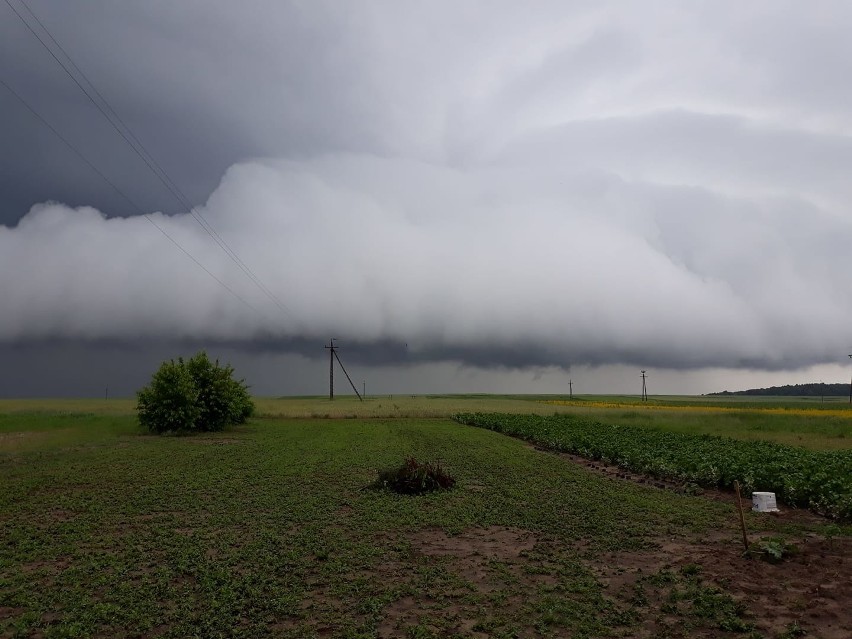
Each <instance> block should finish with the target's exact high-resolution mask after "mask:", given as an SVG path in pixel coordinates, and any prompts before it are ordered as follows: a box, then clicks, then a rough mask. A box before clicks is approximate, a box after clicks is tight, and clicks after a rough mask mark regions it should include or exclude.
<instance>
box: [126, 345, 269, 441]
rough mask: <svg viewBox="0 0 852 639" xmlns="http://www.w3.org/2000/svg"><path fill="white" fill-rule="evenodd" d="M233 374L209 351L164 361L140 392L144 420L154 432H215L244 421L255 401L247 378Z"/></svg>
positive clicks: (141, 413) (138, 407)
mask: <svg viewBox="0 0 852 639" xmlns="http://www.w3.org/2000/svg"><path fill="white" fill-rule="evenodd" d="M233 373H234V369H233V368H232V367H231V366H230V365H225V366H220V365H219V360H216V361H215V362H211V361H210V358H209V357H207V353H205V352H204V351H201V352H200V353H198V354H196V355H195V356H194V357H191V358H190V359H189V360H186V361H184V359H183V358H182V357H179V358H178V359H177V361H175V360H170V361H168V362H163V364H162V365H161V366H160V368H159V369H158V370H157V372H156V373H154V375H153V377H152V378H151V383H150V384H148V386H145V387H144V388H143V389H142V390H140V391H139V392H138V393H137V394H136V397H137V406H136V410H137V411H138V414H139V423H140V424H142V426H143V427H145V428H147V429H148V430H149V431H151V432H154V433H166V432H203V431H215V430H222V429H223V428H225V427H226V426H228V425H229V424H241V423H243V422H244V421H245V420H246V419H247V418H248V417H250V416H251V415H252V413H253V412H254V403H253V402H252V399H251V396H250V395H249V393H248V387H247V386H246V384H245V382H244V381H243V380H240V381H237V380H235V379H234V378H233Z"/></svg>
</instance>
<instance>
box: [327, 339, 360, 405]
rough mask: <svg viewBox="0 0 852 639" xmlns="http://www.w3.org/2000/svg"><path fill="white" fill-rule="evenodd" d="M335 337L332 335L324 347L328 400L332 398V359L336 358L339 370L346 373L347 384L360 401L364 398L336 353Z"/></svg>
mask: <svg viewBox="0 0 852 639" xmlns="http://www.w3.org/2000/svg"><path fill="white" fill-rule="evenodd" d="M334 340H335V338H334V337H332V338H331V339H330V340H329V341H328V346H326V347H325V348H327V349H328V398H329V400H332V399H334V360H337V363H338V364H340V370H342V371H343V374H344V375H346V379H347V380H349V385H350V386H351V387H352V390H354V391H355V394H356V395H357V396H358V399H360V400H361V401H362V402H363V401H364V398H363V397H361V393H359V392H358V389H357V388H355V384H354V383H353V382H352V378H351V377H349V373H347V372H346V368H345V367H344V366H343V362H341V361H340V356H339V355H338V354H337V349H338V348H340V347H339V346H335V345H334ZM366 384H367V383H366V382H364V386H365V390H366Z"/></svg>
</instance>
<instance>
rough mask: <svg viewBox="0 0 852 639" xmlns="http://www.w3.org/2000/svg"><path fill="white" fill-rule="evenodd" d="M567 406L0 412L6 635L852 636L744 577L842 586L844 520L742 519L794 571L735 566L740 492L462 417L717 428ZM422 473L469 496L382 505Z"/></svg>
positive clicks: (796, 431)
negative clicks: (434, 474) (169, 421)
mask: <svg viewBox="0 0 852 639" xmlns="http://www.w3.org/2000/svg"><path fill="white" fill-rule="evenodd" d="M563 399H564V398H553V397H532V398H526V397H486V396H465V397H453V396H448V397H410V396H405V397H381V398H378V397H371V398H369V399H368V401H366V402H364V403H361V402H358V401H357V399H352V398H346V397H342V398H338V399H336V400H335V401H334V402H329V401H328V400H327V399H324V398H295V399H260V400H258V409H259V416H258V417H256V418H254V419H252V420H250V422H249V423H248V424H246V425H244V426H240V427H237V428H234V429H231V430H228V431H226V432H223V433H217V434H207V435H203V436H194V437H154V436H149V435H147V434H146V433H143V432H141V431H140V430H139V428H138V426H137V425H136V421H135V416H134V414H133V402H132V401H130V400H109V401H105V400H61V401H60V400H56V401H48V400H6V401H0V485H2V487H3V488H2V491H0V530H2V540H0V637H19V636H20V637H45V638H49V637H125V636H126V637H148V636H151V637H153V636H163V637H412V638H419V637H532V636H556V637H616V636H621V637H689V636H699V635H700V636H714V637H716V636H718V637H749V638H750V639H753V638H756V637H767V638H769V637H773V638H775V637H778V638H781V637H787V636H789V637H793V636H800V635H797V634H796V633H797V632H798V630H797V629H799V628H802V629H804V630H806V631H807V632H811V633H812V635H813V636H825V637H833V636H843V635H837V634H821V633H822V632H823V630H825V627H827V626H826V624H827V623H829V622H828V621H827V620H828V619H833V618H832V617H831V614H834V615H835V617H836V616H837V613H836V612H834V611H827V612H826V614H825V616H824V617H820V618H814V617H813V615H812V614H811V613H809V614H811V616H808V615H805V614H804V611H805V610H808V606H809V605H810V606H811V612H812V611H813V610H820V608H819V606H815V605H814V604H812V603H811V604H809V603H808V602H809V601H810V598H811V597H810V595H807V594H806V593H804V592H803V593H798V591H797V590H795V589H790V588H787V591H789V592H786V591H785V592H786V594H785V593H784V592H781V593H780V594H779V595H778V596H779V597H782V596H788V597H792V599H790V600H789V602H788V603H785V604H784V606H786V607H784V609H783V610H780V611H779V610H773V611H772V613H773V614H772V615H767V614H762V612H761V609H760V607H759V606H758V604H757V603H756V602H755V601H752V599H751V597H753V595H752V594H750V593H751V591H752V589H753V588H754V587H755V586H754V584H751V582H750V584H749V585H748V586H746V585H743V584H741V583H740V581H739V580H741V579H744V578H745V577H748V578H749V579H752V580H756V582H755V583H758V584H764V586H763V587H765V588H766V589H767V592H769V593H770V594H771V590H770V589H771V588H774V587H776V586H777V584H779V583H780V584H782V585H783V583H784V579H793V578H796V579H801V580H807V579H815V580H816V583H821V584H823V585H824V586H825V587H826V588H827V587H828V586H829V585H830V584H831V583H832V582H831V577H830V574H829V568H828V567H826V568H825V572H826V574H825V575H822V574H820V570H821V568H820V566H821V565H822V564H820V563H819V562H820V561H823V562H825V564H826V566H830V565H835V566H836V562H837V560H838V557H841V558H842V557H843V556H844V553H848V551H849V550H850V549H852V545H850V543H849V542H850V541H852V539H850V536H851V535H852V529H850V528H849V527H848V526H841V525H836V524H833V523H831V522H829V521H826V520H821V519H819V518H817V517H815V516H806V513H796V512H792V513H790V516H789V517H788V516H786V515H785V516H782V517H779V518H773V517H769V516H766V515H758V514H752V513H747V514H746V518H747V523H748V526H749V533H750V534H751V535H752V538H754V539H760V538H761V537H764V538H765V537H767V536H778V537H780V538H781V539H782V540H786V541H787V542H789V543H796V544H797V545H798V546H799V547H800V555H799V556H798V557H797V558H794V559H792V560H790V562H789V563H785V564H782V566H773V565H770V564H767V563H764V562H760V561H757V560H747V559H743V558H742V557H741V556H740V555H741V548H740V546H739V545H738V544H739V543H740V542H739V535H740V533H739V529H738V527H737V526H738V522H737V519H736V516H735V513H734V510H733V508H732V503H731V502H730V499H729V498H728V497H725V498H713V497H712V496H710V495H687V494H683V493H680V492H678V491H677V490H675V489H671V488H670V487H659V486H654V485H652V484H640V483H637V482H635V481H625V480H623V479H620V478H617V477H615V476H613V475H609V474H606V473H601V472H598V471H597V470H595V469H592V468H588V467H587V466H585V465H582V464H577V463H575V462H573V461H571V460H568V459H566V458H564V457H562V456H560V455H557V454H553V453H549V452H542V451H540V450H536V449H534V448H532V447H531V446H529V445H528V444H526V443H524V442H522V441H520V440H517V439H513V438H510V437H506V436H504V435H500V434H498V433H494V432H491V431H488V430H484V429H479V428H473V427H467V426H462V425H460V424H458V423H456V422H454V421H452V420H451V419H449V417H450V415H452V414H454V413H456V412H461V411H468V412H475V411H501V412H507V413H538V414H553V413H554V412H572V411H575V412H576V411H581V412H582V411H586V412H587V413H588V414H595V415H597V416H598V417H597V418H598V419H601V416H604V417H606V418H607V419H608V420H609V419H611V420H623V421H631V420H632V421H633V422H634V423H636V422H641V423H642V424H643V425H645V426H647V427H649V428H653V429H663V430H665V429H674V430H677V429H689V428H697V429H712V427H713V423H714V421H713V418H711V417H706V418H705V419H704V421H700V420H699V421H696V422H694V423H683V421H682V420H683V417H684V416H685V415H687V414H691V413H692V412H695V413H696V414H698V413H701V410H699V409H700V407H696V408H691V409H690V408H688V407H686V408H684V406H683V402H682V401H681V403H680V404H678V406H680V407H681V408H682V410H676V409H675V408H658V409H648V408H643V407H639V406H632V405H631V404H630V403H629V402H630V401H633V400H625V401H626V402H628V403H624V402H622V403H623V404H624V406H623V407H618V408H611V407H609V406H606V405H604V404H607V403H611V402H612V400H613V398H607V400H606V402H603V401H600V400H599V399H595V398H585V399H582V400H578V401H577V402H575V403H572V404H571V405H567V406H566V405H553V404H548V403H545V402H547V401H554V400H556V401H560V400H563ZM657 401H660V402H664V400H657ZM669 404H671V405H672V406H674V405H675V402H674V401H670V402H669ZM761 405H767V404H765V403H763V402H761ZM785 405H786V404H785ZM835 408H837V407H835ZM746 409H747V410H754V409H753V408H749V407H746ZM746 409H744V410H746ZM596 411H597V412H596ZM705 412H706V414H707V415H713V414H714V413H713V409H712V408H711V409H709V412H707V411H705ZM717 412H719V414H718V415H716V418H718V423H719V424H720V425H719V429H720V432H722V433H723V434H736V435H738V436H742V437H745V438H753V437H758V436H762V437H765V438H767V439H774V440H776V441H787V442H789V441H799V442H800V443H801V444H802V445H804V446H809V447H811V448H827V449H832V448H844V447H849V441H850V437H849V436H848V434H849V430H848V426H847V424H852V419H850V418H852V412H850V413H849V417H846V416H842V415H841V416H838V415H835V414H832V413H826V414H825V415H824V416H823V417H822V418H821V419H823V420H824V421H820V417H819V416H817V417H813V418H812V417H811V416H809V415H800V416H798V417H796V415H794V414H790V415H784V414H776V413H766V414H763V415H760V416H759V418H758V417H755V418H754V419H753V423H751V426H753V428H750V429H749V428H746V429H745V430H743V431H742V432H734V431H735V430H736V425H737V423H738V422H737V421H736V419H734V418H730V419H729V417H730V416H731V415H736V414H737V412H736V411H732V412H724V411H721V412H720V411H717ZM702 414H703V413H702ZM744 414H750V413H744ZM741 418H742V415H740V418H738V419H740V422H739V423H741V424H744V425H745V426H746V427H748V426H749V424H750V422H749V421H748V420H747V419H746V420H743V419H741ZM788 418H789V419H788ZM758 422H759V423H758ZM758 426H759V428H758ZM702 432H703V430H702ZM409 455H414V456H415V457H418V458H420V459H432V460H440V461H442V462H443V463H444V464H445V465H446V467H447V468H449V469H450V471H451V472H452V473H453V474H454V475H455V477H456V479H457V481H458V484H457V487H456V488H455V489H454V490H452V491H450V492H447V493H434V494H430V495H425V496H419V497H410V496H399V495H395V494H392V493H388V492H384V491H378V490H372V489H369V488H368V486H369V485H370V484H371V482H373V481H374V480H375V478H376V470H377V469H378V468H385V467H390V466H394V465H398V464H399V463H400V462H401V461H402V460H403V459H404V458H405V457H406V456H409ZM811 553H813V556H811ZM820 556H821V557H822V559H820V558H819V557H820ZM805 558H807V559H808V561H807V562H806V563H805V561H804V560H805ZM841 560H842V559H841ZM782 570H783V571H784V572H781V571H782ZM835 572H836V571H835ZM782 575H786V577H784V578H783V579H782V578H781V576H782ZM841 581H842V579H841ZM843 588H847V590H844V589H843ZM833 592H834V593H835V596H836V597H839V598H841V599H842V598H843V597H846V596H848V594H849V593H848V585H846V586H844V585H843V584H842V583H841V584H840V585H839V586H837V588H836V590H835V591H833ZM831 597H832V595H831V594H829V595H825V594H823V600H824V601H827V602H829V603H830V602H831V601H832V599H831ZM784 601H787V600H784ZM846 604H847V605H846V609H847V612H846V613H840V620H839V621H837V620H836V619H834V620H833V621H832V623H833V624H835V625H836V624H838V623H839V624H841V626H839V628H840V631H843V626H842V624H847V623H850V621H849V616H848V615H849V613H848V600H847V601H846ZM760 605H765V603H764V604H760ZM825 605H826V606H827V605H828V604H825ZM829 613H831V614H829ZM844 614H845V615H846V616H845V617H844V616H843V615H844ZM832 627H834V626H832ZM832 632H834V631H832ZM846 636H848V635H846Z"/></svg>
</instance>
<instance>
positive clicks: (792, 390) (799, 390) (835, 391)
mask: <svg viewBox="0 0 852 639" xmlns="http://www.w3.org/2000/svg"><path fill="white" fill-rule="evenodd" d="M707 394H708V395H772V396H779V395H781V396H784V395H793V396H803V397H823V396H828V397H832V396H834V397H836V396H839V395H848V394H849V384H843V383H841V384H823V383H819V384H787V385H786V386H770V387H769V388H750V389H749V390H742V391H733V392H732V391H727V390H726V391H722V392H721V393H707Z"/></svg>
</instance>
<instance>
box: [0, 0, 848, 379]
mask: <svg viewBox="0 0 852 639" xmlns="http://www.w3.org/2000/svg"><path fill="white" fill-rule="evenodd" d="M534 5H535V6H534V7H527V6H526V5H525V6H524V7H521V6H520V5H517V4H516V3H508V2H507V3H500V2H498V3H492V2H488V3H477V2H473V3H464V4H463V5H458V3H442V2H437V3H428V4H426V5H422V6H419V7H411V6H404V7H403V6H401V5H399V4H398V3H393V2H358V3H347V4H346V5H340V3H332V2H329V3H325V2H316V3H310V4H308V5H305V4H302V3H279V2H257V3H255V4H254V5H253V7H252V10H247V9H246V8H245V7H244V6H243V5H235V4H233V3H225V2H213V3H208V5H206V6H205V9H204V11H203V13H200V12H199V9H198V8H195V7H193V6H192V5H187V4H183V3H180V4H175V5H173V6H168V7H158V8H156V9H155V8H153V7H150V6H147V5H136V6H120V5H115V4H114V3H109V2H95V3H94V4H93V8H92V19H91V20H70V19H69V16H70V14H69V12H71V11H77V10H76V9H71V8H69V7H66V6H65V5H62V4H56V3H52V2H37V1H35V0H33V2H32V3H31V6H32V8H33V11H34V12H35V13H36V14H37V15H39V16H40V18H41V19H42V20H43V23H44V25H45V26H46V27H47V28H48V29H50V30H51V33H52V34H53V35H55V36H56V38H57V40H58V41H59V42H61V43H62V44H63V47H64V48H65V49H66V51H68V52H69V53H70V54H71V55H72V56H73V57H74V60H75V62H76V63H77V64H79V65H80V67H81V68H83V69H86V72H87V75H88V77H89V78H90V79H91V80H92V81H93V82H94V84H95V85H96V86H97V87H98V89H99V91H100V92H101V93H102V94H103V95H104V96H105V97H106V98H107V99H108V100H110V103H111V105H112V106H113V107H114V108H115V109H116V111H117V112H118V113H120V114H121V115H122V119H123V121H124V122H126V123H127V124H128V126H130V127H131V128H132V130H133V131H134V133H135V134H136V135H137V136H138V138H139V139H140V140H142V141H144V143H145V145H146V147H147V148H148V149H149V150H150V152H151V154H152V155H153V156H154V157H157V158H160V161H161V162H162V166H163V167H164V169H165V170H166V171H167V172H168V174H169V176H170V177H171V178H172V179H173V180H174V181H175V182H176V183H177V184H179V185H180V186H181V189H182V191H183V192H185V193H186V194H187V197H188V199H189V200H191V201H192V202H193V203H194V204H197V213H198V214H200V215H201V216H203V219H204V220H206V221H207V222H209V224H210V225H211V226H212V227H213V228H214V229H215V233H216V234H217V235H218V236H219V237H220V238H221V240H222V241H224V242H225V243H227V245H228V247H229V248H230V249H231V250H232V251H233V252H234V253H235V254H236V255H237V256H238V258H239V260H241V261H242V262H243V263H244V264H245V266H247V267H248V269H250V271H251V273H252V274H253V276H254V277H256V278H257V279H259V280H260V281H261V282H262V286H261V287H259V286H257V285H256V284H255V283H254V282H253V281H252V277H248V276H246V274H245V273H244V272H243V270H242V269H241V268H240V267H239V266H238V265H237V264H236V263H235V261H234V260H232V259H230V258H229V257H228V255H226V253H225V251H223V250H221V248H220V247H219V246H218V245H217V244H216V242H215V241H214V239H213V238H211V236H210V234H208V233H207V232H205V230H204V229H203V228H202V227H201V225H199V224H198V223H197V221H196V219H194V218H193V215H191V214H190V212H189V211H187V207H186V206H185V205H184V204H183V203H180V202H175V200H174V198H172V197H171V196H170V195H169V193H168V192H167V191H166V190H165V189H164V188H163V185H162V184H160V183H159V182H158V181H157V179H156V178H154V176H153V175H151V173H150V172H149V171H148V170H147V168H146V167H145V166H144V164H143V163H142V162H141V161H140V158H139V157H137V156H136V155H135V154H134V153H133V152H132V150H130V149H129V148H128V147H127V146H126V145H125V144H124V143H123V141H122V140H121V139H120V138H119V137H118V136H116V134H115V132H114V131H112V130H111V127H110V126H109V124H108V123H106V122H104V121H103V118H102V117H101V115H100V114H99V113H98V112H97V111H95V110H94V109H93V108H92V105H91V104H89V103H88V100H87V98H86V97H85V96H83V95H82V94H81V93H80V92H79V90H78V89H77V87H76V86H75V85H74V84H73V83H71V81H70V79H69V78H68V77H67V76H65V74H64V73H63V72H62V70H61V69H58V68H56V66H55V65H54V63H53V61H52V60H50V58H49V57H48V56H47V54H46V52H45V51H43V50H42V49H41V48H40V46H41V45H39V44H38V43H37V42H35V41H34V40H33V39H32V37H31V34H29V33H28V32H27V30H26V29H25V28H24V27H23V26H22V25H21V24H20V23H19V22H18V21H17V18H16V17H15V16H14V14H12V13H11V12H8V11H6V12H4V14H3V19H0V43H2V44H0V52H2V55H0V59H2V60H3V62H2V67H0V75H2V77H3V78H4V80H6V81H7V82H8V83H9V85H10V86H13V87H14V88H15V90H16V92H17V93H18V95H20V96H21V97H22V98H23V99H25V100H26V101H27V102H28V103H29V104H30V105H31V106H32V107H33V108H35V109H37V110H38V111H39V113H40V114H41V115H42V116H43V117H44V118H45V119H46V120H48V121H49V122H51V123H52V125H53V126H55V127H56V128H57V130H59V131H61V132H62V133H63V135H64V136H65V137H66V139H67V140H68V142H69V143H70V144H71V145H72V146H74V147H75V148H76V149H77V150H78V151H79V152H80V153H82V154H83V155H85V156H86V157H87V158H89V159H90V160H91V161H92V162H93V163H94V164H95V165H96V166H98V167H99V168H100V169H101V170H102V171H103V172H104V173H105V174H106V175H107V176H108V177H109V179H110V180H111V181H112V182H113V183H114V184H115V185H116V186H117V187H118V188H119V189H120V190H121V191H122V193H123V194H124V195H125V196H127V197H128V198H129V199H130V200H132V201H133V202H134V206H129V205H128V203H127V201H126V200H125V198H124V197H123V196H121V197H120V196H118V195H117V194H116V193H115V192H114V191H113V190H112V189H111V188H110V187H109V186H108V185H106V184H104V183H103V182H102V181H101V180H100V179H99V178H98V177H97V176H96V175H93V174H92V173H91V172H90V171H89V170H88V169H87V167H85V166H83V165H82V164H81V162H80V160H79V158H78V157H77V156H75V155H74V154H73V153H71V152H69V150H68V149H67V148H66V147H65V146H64V145H63V144H62V142H60V141H58V140H57V139H55V138H54V137H53V135H52V134H51V133H50V132H49V131H47V130H46V129H45V128H44V127H43V125H42V124H41V123H40V122H39V121H38V120H36V119H34V118H33V117H32V114H31V113H29V112H28V111H27V109H26V108H24V107H22V105H21V104H20V103H19V102H18V101H16V99H15V98H14V97H13V96H11V94H8V93H6V94H4V93H2V88H0V95H2V96H3V99H2V101H0V126H2V130H3V134H4V149H5V151H4V154H3V158H2V160H0V169H2V174H3V176H4V177H3V178H2V181H0V186H2V190H3V194H4V195H3V198H2V202H0V299H2V300H3V307H4V309H5V311H4V312H3V313H0V344H5V345H6V346H9V345H14V344H24V343H48V342H50V341H51V340H60V341H65V342H69V343H70V342H75V341H76V342H80V343H83V342H85V343H89V342H93V343H94V342H101V343H113V344H115V343H127V344H130V343H138V342H140V341H149V342H152V343H153V342H157V343H163V342H164V341H177V342H185V343H191V342H204V343H219V344H222V345H227V347H228V348H236V349H242V350H243V351H244V352H247V353H251V352H267V351H269V352H277V353H290V354H305V355H310V354H311V353H313V351H314V350H316V344H317V343H318V342H319V341H323V340H327V339H328V338H329V337H331V336H333V337H339V338H341V339H343V340H345V341H346V342H347V343H348V344H349V345H350V347H351V349H352V351H351V352H352V357H353V358H355V360H356V361H360V362H363V363H364V364H365V365H375V366H393V365H405V366H411V365H412V364H416V363H421V364H426V363H440V362H456V363H459V364H461V365H465V366H472V367H480V368H493V369H518V368H531V367H532V368H534V367H555V368H557V369H564V370H568V369H570V368H571V367H576V366H591V367H599V366H607V365H628V366H644V367H656V368H659V369H674V370H697V369H707V368H721V369H761V370H767V371H770V370H775V371H777V370H785V369H795V368H802V367H807V366H813V365H819V364H827V363H832V362H836V361H837V360H838V357H839V356H840V357H842V356H845V353H846V352H847V351H846V350H845V349H848V348H849V346H850V345H852V334H850V328H849V327H850V318H852V288H850V287H849V285H848V282H849V274H850V273H852V251H850V250H849V247H850V245H852V215H850V213H849V210H848V203H849V202H850V201H852V183H851V182H850V181H849V179H848V175H849V172H850V169H852V137H850V133H852V116H851V115H850V114H849V112H848V109H846V108H845V105H847V104H848V103H849V95H848V93H849V91H850V89H849V83H848V82H847V78H848V63H847V61H848V60H849V59H852V41H850V40H849V38H848V37H847V36H846V33H847V32H848V29H847V28H845V27H848V26H849V24H850V22H852V8H850V7H849V6H848V5H847V4H845V3H834V4H832V3H829V4H827V5H825V11H823V12H819V11H814V10H812V8H809V7H804V6H802V7H795V6H789V7H786V8H784V9H783V10H782V9H778V8H777V6H776V5H775V3H760V2H758V3H750V4H749V5H748V6H743V5H741V4H738V3H729V4H726V3H722V4H721V5H720V4H719V3H706V4H705V3H691V4H689V5H676V6H672V5H671V4H670V3H659V4H655V3H651V5H648V4H647V3H643V5H642V6H641V7H640V6H638V5H635V4H634V3H618V2H613V3H598V2H593V3H591V2H590V3H583V2H581V3H573V4H572V5H571V7H570V8H568V7H566V6H565V4H564V3H561V2H553V3H550V2H540V3H534ZM4 9H5V8H4ZM6 13H8V14H9V15H8V16H7V15H5V14H6ZM6 18H9V19H6ZM844 25H845V26H844ZM793 42H794V43H795V46H793V45H792V44H791V43H793ZM106 51H109V55H105V53H104V52H106ZM794 51H795V55H794ZM7 98H8V99H7ZM135 207H138V208H135ZM140 211H144V212H146V213H147V214H148V215H147V217H148V219H146V216H142V215H140V214H139V213H140ZM158 227H159V228H158ZM166 235H168V237H166ZM169 238H172V240H174V241H170V240H169ZM175 243H177V244H179V245H180V247H182V249H181V248H178V247H177V246H176V245H175ZM187 253H189V254H190V255H191V256H192V258H194V259H195V260H196V261H197V262H198V263H200V264H201V265H203V268H202V267H200V266H199V264H197V263H195V262H194V261H193V260H192V259H190V258H189V257H188V256H187ZM205 269H206V271H208V272H205ZM217 280H218V281H217ZM262 288H265V289H266V291H263V290H261V289H262Z"/></svg>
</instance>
